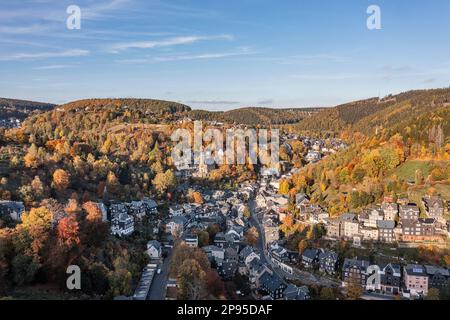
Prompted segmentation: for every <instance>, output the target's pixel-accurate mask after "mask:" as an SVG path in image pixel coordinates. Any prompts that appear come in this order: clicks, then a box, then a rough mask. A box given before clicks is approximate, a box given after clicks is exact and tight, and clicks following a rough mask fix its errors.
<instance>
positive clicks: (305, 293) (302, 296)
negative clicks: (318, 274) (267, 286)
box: [283, 283, 311, 300]
mask: <svg viewBox="0 0 450 320" xmlns="http://www.w3.org/2000/svg"><path fill="white" fill-rule="evenodd" d="M283 296H284V300H309V299H311V297H310V294H309V289H308V287H306V286H303V287H297V286H296V285H294V284H292V283H290V284H289V285H288V286H287V287H286V289H285V290H284V292H283Z"/></svg>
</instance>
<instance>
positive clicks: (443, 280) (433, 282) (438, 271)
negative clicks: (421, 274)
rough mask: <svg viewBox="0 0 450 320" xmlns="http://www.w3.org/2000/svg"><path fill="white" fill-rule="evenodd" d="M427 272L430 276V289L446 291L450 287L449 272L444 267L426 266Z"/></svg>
mask: <svg viewBox="0 0 450 320" xmlns="http://www.w3.org/2000/svg"><path fill="white" fill-rule="evenodd" d="M424 267H425V272H426V274H427V276H428V287H429V288H436V289H438V290H440V291H441V290H444V289H447V288H448V287H449V285H450V284H449V280H450V274H449V270H448V269H446V268H443V267H437V266H430V265H425V266H424Z"/></svg>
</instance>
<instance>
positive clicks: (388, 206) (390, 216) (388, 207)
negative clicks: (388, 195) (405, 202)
mask: <svg viewBox="0 0 450 320" xmlns="http://www.w3.org/2000/svg"><path fill="white" fill-rule="evenodd" d="M381 210H383V213H384V219H383V220H393V221H395V220H396V218H397V215H398V204H397V203H390V202H385V203H383V204H382V205H381Z"/></svg>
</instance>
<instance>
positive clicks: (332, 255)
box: [318, 250, 339, 275]
mask: <svg viewBox="0 0 450 320" xmlns="http://www.w3.org/2000/svg"><path fill="white" fill-rule="evenodd" d="M338 259H339V257H338V254H337V253H336V252H334V251H331V250H330V251H328V250H323V251H321V252H320V253H319V257H318V260H319V270H320V271H321V272H324V273H327V274H329V275H334V274H335V273H336V268H337V264H338Z"/></svg>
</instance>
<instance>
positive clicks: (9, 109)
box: [0, 98, 55, 127]
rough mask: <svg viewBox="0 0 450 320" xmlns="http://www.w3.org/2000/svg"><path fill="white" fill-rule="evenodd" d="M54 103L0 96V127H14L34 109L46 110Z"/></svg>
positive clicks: (52, 106)
mask: <svg viewBox="0 0 450 320" xmlns="http://www.w3.org/2000/svg"><path fill="white" fill-rule="evenodd" d="M54 107H55V105H54V104H50V103H42V102H35V101H26V100H17V99H6V98H0V127H14V126H17V125H18V124H19V123H20V122H21V121H23V120H24V119H25V118H26V117H28V116H29V115H30V114H31V113H32V112H34V111H48V110H51V109H53V108H54Z"/></svg>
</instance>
